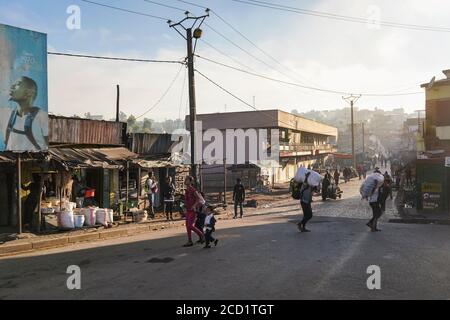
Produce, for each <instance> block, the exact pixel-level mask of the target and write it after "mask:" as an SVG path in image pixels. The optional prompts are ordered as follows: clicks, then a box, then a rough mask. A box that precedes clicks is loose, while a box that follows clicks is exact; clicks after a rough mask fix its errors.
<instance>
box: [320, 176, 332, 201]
mask: <svg viewBox="0 0 450 320" xmlns="http://www.w3.org/2000/svg"><path fill="white" fill-rule="evenodd" d="M330 185H331V175H330V174H329V173H328V171H327V173H326V174H325V178H324V179H323V180H322V201H326V200H327V197H328V187H329V186H330Z"/></svg>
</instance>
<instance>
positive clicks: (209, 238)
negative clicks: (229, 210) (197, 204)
mask: <svg viewBox="0 0 450 320" xmlns="http://www.w3.org/2000/svg"><path fill="white" fill-rule="evenodd" d="M215 226H216V218H214V212H213V207H211V206H207V207H206V218H205V240H206V244H205V247H204V248H205V249H208V248H211V245H210V243H211V242H214V246H215V247H217V243H218V242H219V240H218V239H214V237H213V235H212V234H213V232H214V231H216V228H215Z"/></svg>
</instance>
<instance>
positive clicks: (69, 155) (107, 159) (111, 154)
mask: <svg viewBox="0 0 450 320" xmlns="http://www.w3.org/2000/svg"><path fill="white" fill-rule="evenodd" d="M137 156H138V155H137V154H135V153H133V152H131V151H130V150H128V149H127V148H124V147H117V148H95V149H93V148H50V149H49V150H48V152H39V153H25V154H22V155H21V159H22V160H23V161H45V162H50V161H55V162H57V163H59V164H61V165H63V167H65V168H66V169H69V168H72V169H74V168H105V169H120V168H123V167H124V162H125V161H127V160H134V159H136V158H137ZM16 159H17V156H16V155H14V154H13V153H11V152H0V162H9V163H11V162H14V161H16Z"/></svg>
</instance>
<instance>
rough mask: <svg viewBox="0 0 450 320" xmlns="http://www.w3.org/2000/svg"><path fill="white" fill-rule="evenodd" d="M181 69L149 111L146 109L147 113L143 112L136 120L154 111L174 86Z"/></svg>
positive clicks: (181, 67)
mask: <svg viewBox="0 0 450 320" xmlns="http://www.w3.org/2000/svg"><path fill="white" fill-rule="evenodd" d="M182 69H183V65H181V66H180V69H179V70H178V72H177V74H176V76H175V78H174V79H173V80H172V82H171V83H170V84H169V87H168V88H167V89H166V91H164V93H163V94H162V96H161V97H160V98H159V99H158V100H157V101H156V102H155V104H154V105H153V106H151V107H150V108H149V109H147V111H145V112H144V113H143V114H141V115H140V116H139V117H136V119H139V118H142V117H143V116H145V115H146V114H147V113H149V112H150V111H152V110H154V109H155V108H156V107H157V106H158V105H159V104H160V103H161V101H162V100H163V99H164V98H165V97H166V95H167V94H168V93H169V91H170V89H172V87H173V85H174V84H175V82H176V81H177V79H178V76H179V75H180V73H181V70H182Z"/></svg>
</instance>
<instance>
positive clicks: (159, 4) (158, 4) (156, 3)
mask: <svg viewBox="0 0 450 320" xmlns="http://www.w3.org/2000/svg"><path fill="white" fill-rule="evenodd" d="M144 1H145V2H148V3H151V4H155V5H157V6H161V7H165V8H169V9H174V10H178V11H183V12H186V10H183V9H181V8H177V7H173V6H169V5H167V4H163V3H160V2H156V1H150V0H144Z"/></svg>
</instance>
